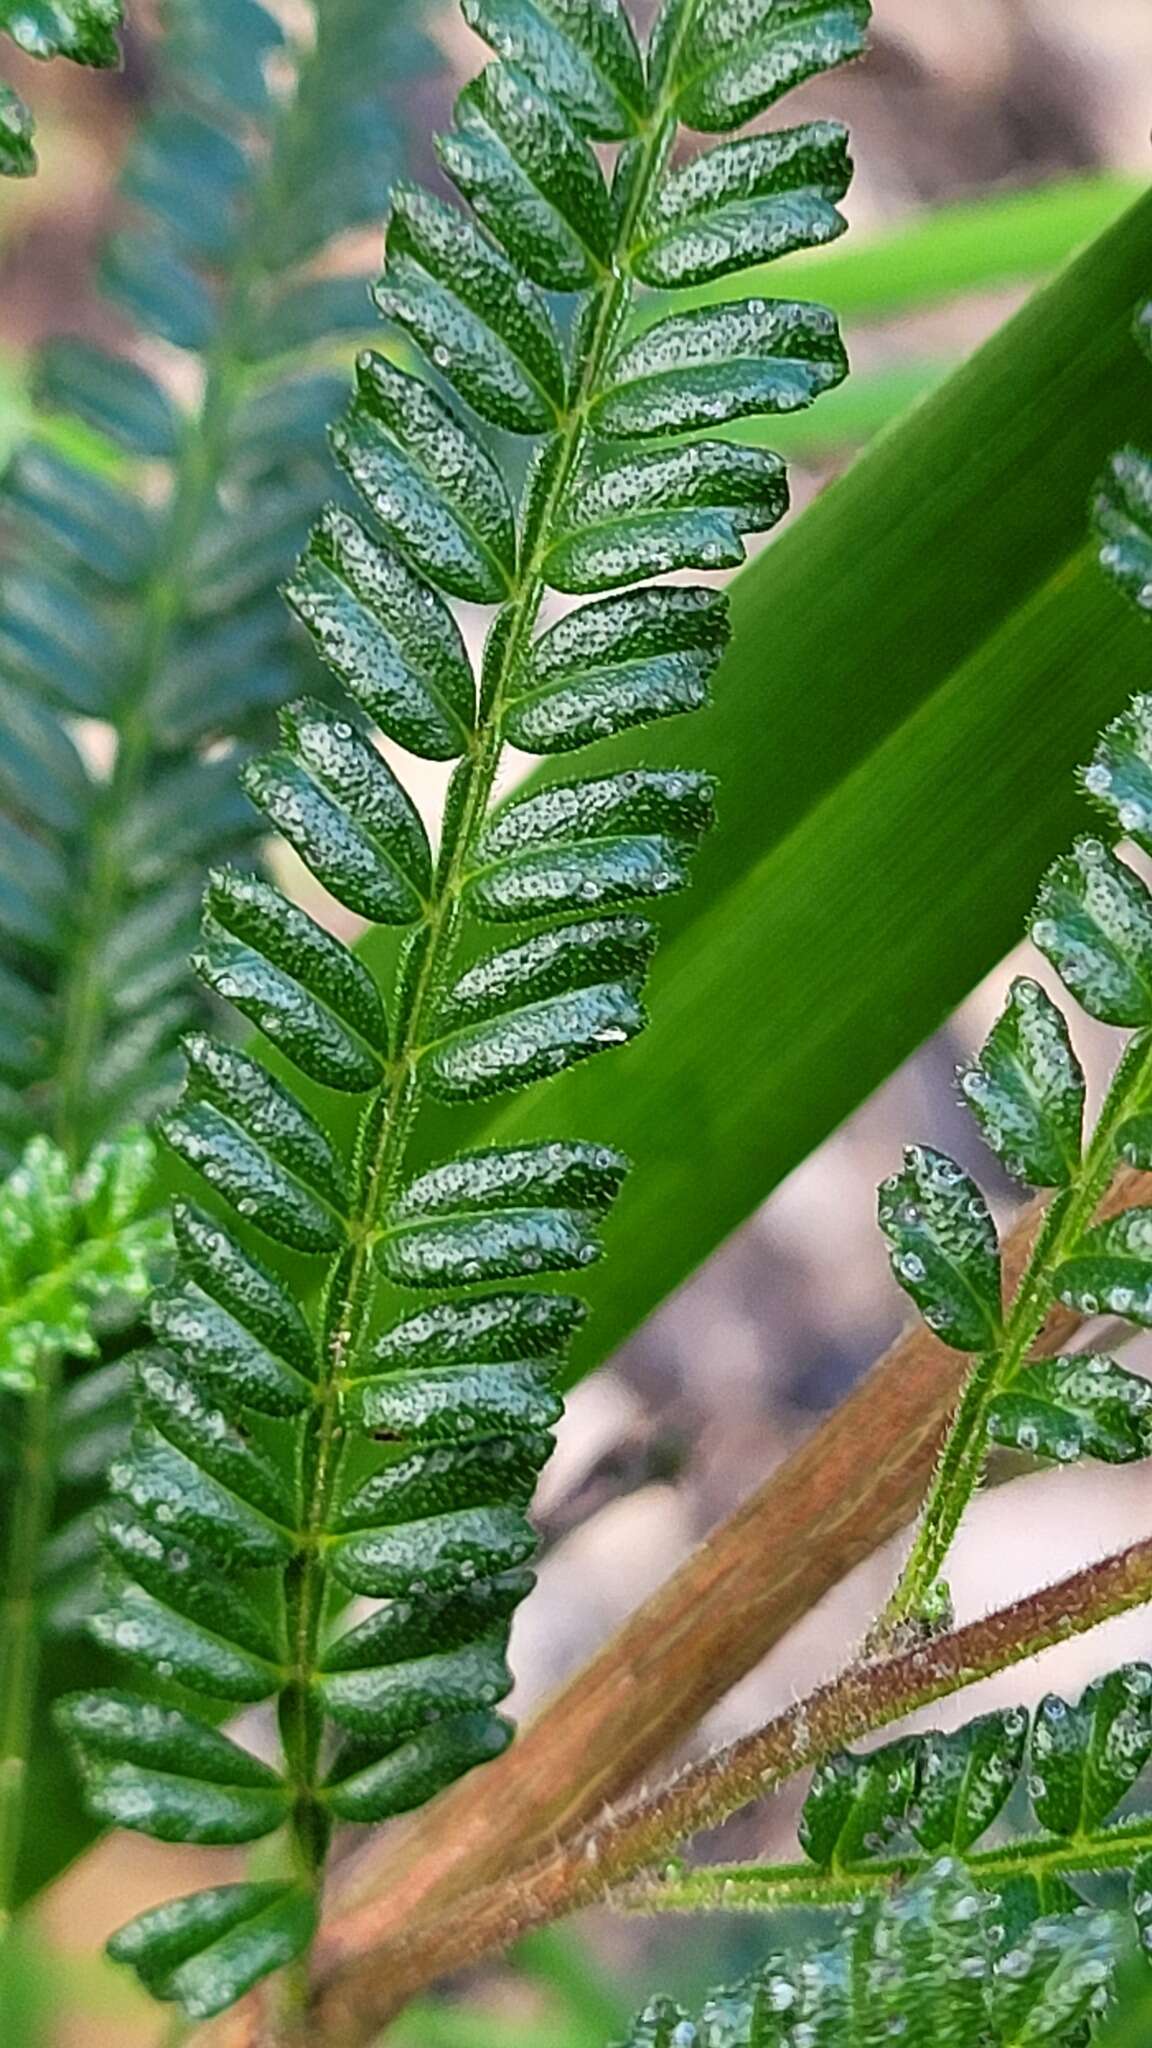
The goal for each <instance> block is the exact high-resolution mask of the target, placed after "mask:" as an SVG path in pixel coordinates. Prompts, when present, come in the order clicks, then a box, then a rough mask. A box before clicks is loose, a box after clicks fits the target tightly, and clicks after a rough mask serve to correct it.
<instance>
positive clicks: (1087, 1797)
mask: <svg viewBox="0 0 1152 2048" xmlns="http://www.w3.org/2000/svg"><path fill="white" fill-rule="evenodd" d="M1150 1756H1152V1668H1150V1667H1149V1666H1148V1665H1147V1664H1125V1665H1122V1666H1121V1668H1120V1669H1119V1670H1118V1671H1113V1672H1110V1673H1109V1674H1108V1676H1107V1677H1106V1678H1101V1679H1098V1680H1097V1681H1096V1682H1095V1684H1093V1685H1090V1686H1089V1687H1088V1689H1087V1691H1086V1692H1085V1693H1084V1694H1083V1696H1082V1698H1081V1700H1080V1704H1079V1706H1076V1707H1073V1706H1070V1705H1069V1704H1068V1702H1067V1701H1066V1700H1062V1699H1059V1698H1058V1697H1057V1696H1056V1694H1054V1693H1049V1694H1048V1695H1047V1696H1046V1698H1044V1699H1042V1700H1041V1702H1040V1705H1039V1706H1038V1707H1037V1709H1036V1717H1035V1722H1034V1725H1033V1730H1032V1773H1033V1775H1032V1777H1031V1778H1030V1780H1029V1786H1028V1790H1029V1793H1030V1795H1031V1799H1032V1806H1033V1809H1034V1811H1035V1814H1036V1818H1037V1820H1038V1821H1039V1822H1040V1824H1041V1826H1042V1827H1045V1828H1050V1829H1051V1830H1052V1832H1053V1834H1057V1835H1077V1834H1080V1833H1083V1832H1088V1831H1090V1830H1092V1829H1093V1828H1095V1827H1097V1826H1099V1824H1100V1823H1101V1822H1102V1821H1104V1820H1106V1819H1107V1818H1108V1815H1109V1814H1110V1813H1111V1812H1112V1811H1113V1809H1114V1808H1115V1807H1116V1806H1118V1805H1119V1803H1120V1801H1121V1799H1122V1798H1123V1797H1124V1795H1125V1793H1126V1792H1127V1791H1128V1790H1129V1789H1130V1788H1131V1786H1132V1785H1133V1784H1134V1783H1135V1782H1136V1779H1137V1778H1138V1777H1139V1775H1140V1772H1141V1771H1142V1770H1143V1768H1144V1765H1145V1764H1146V1763H1147V1761H1148V1758H1149V1757H1150Z"/></svg>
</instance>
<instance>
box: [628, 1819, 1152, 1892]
mask: <svg viewBox="0 0 1152 2048" xmlns="http://www.w3.org/2000/svg"><path fill="white" fill-rule="evenodd" d="M1150 1850H1152V1818H1150V1817H1149V1815H1147V1814H1140V1815H1139V1816H1138V1818H1136V1819H1134V1820H1127V1821H1118V1822H1117V1823H1116V1824H1115V1825H1114V1826H1113V1827H1107V1828H1096V1829H1091V1830H1089V1831H1087V1832H1086V1833H1084V1834H1080V1835H1072V1836H1069V1837H1063V1836H1059V1835H1025V1836H1023V1837H1021V1838H1020V1839H1019V1840H1018V1841H1014V1842H1002V1843H1000V1844H999V1845H998V1846H997V1847H996V1848H994V1849H970V1850H967V1851H965V1854H964V1863H965V1865H966V1867H967V1868H968V1870H970V1871H971V1873H972V1876H973V1877H974V1878H975V1879H976V1882H977V1883H978V1884H980V1885H982V1886H985V1887H986V1888H987V1889H988V1890H990V1891H991V1890H994V1889H995V1888H996V1887H997V1886H998V1885H1003V1884H1006V1883H1007V1882H1008V1880H1009V1879H1010V1878H1014V1877H1035V1878H1044V1877H1053V1876H1066V1877H1070V1876H1074V1875H1075V1874H1076V1873H1077V1872H1081V1873H1084V1872H1087V1871H1101V1870H1130V1869H1131V1868H1132V1865H1133V1864H1134V1863H1135V1862H1136V1861H1137V1860H1138V1859H1139V1858H1140V1857H1141V1856H1145V1855H1147V1854H1148V1852H1149V1851H1150ZM936 1860H937V1859H936V1856H935V1855H933V1856H925V1855H920V1856H916V1855H911V1856H878V1857H875V1858H873V1859H871V1860H870V1861H869V1862H867V1863H856V1864H852V1865H850V1866H849V1867H848V1868H846V1869H840V1870H835V1871H830V1870H820V1869H817V1868H816V1866H815V1865H814V1864H811V1863H777V1864H771V1863H765V1864H745V1865H741V1864H732V1865H727V1864H723V1863H712V1864H707V1865H705V1866H704V1867H703V1868H702V1869H700V1870H685V1871H676V1872H675V1873H673V1872H668V1873H666V1874H665V1875H664V1876H663V1877H660V1878H655V1879H653V1880H651V1881H650V1882H648V1883H645V1884H637V1885H635V1886H633V1887H632V1888H631V1889H630V1890H629V1891H627V1892H625V1893H624V1894H622V1895H621V1896H619V1897H618V1898H616V1900H615V1901H614V1903H615V1904H616V1905H618V1906H630V1907H632V1908H633V1909H634V1910H635V1911H637V1912H641V1913H702V1912H709V1911H711V1912H724V1913H739V1912H745V1911H747V1912H752V1911H756V1912H778V1911H780V1910H781V1909H782V1908H783V1907H785V1906H846V1905H851V1904H852V1903H853V1901H854V1900H855V1899H858V1898H866V1897H868V1896H869V1895H871V1894H872V1893H883V1892H885V1891H887V1890H888V1889H889V1887H890V1886H891V1885H892V1884H893V1883H895V1882H897V1881H903V1880H905V1879H907V1878H910V1877H915V1876H917V1875H918V1874H919V1873H921V1872H923V1871H925V1870H929V1869H931V1867H932V1865H933V1863H935V1861H936Z"/></svg>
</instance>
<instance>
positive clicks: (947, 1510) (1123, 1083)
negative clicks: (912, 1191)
mask: <svg viewBox="0 0 1152 2048" xmlns="http://www.w3.org/2000/svg"><path fill="white" fill-rule="evenodd" d="M1150 1086H1152V1037H1150V1036H1149V1034H1148V1033H1147V1032H1141V1033H1139V1034H1138V1035H1137V1037H1135V1038H1134V1039H1133V1040H1132V1041H1131V1043H1130V1044H1129V1046H1128V1047H1127V1049H1126V1051H1125V1053H1124V1056H1123V1058H1122V1059H1121V1061H1120V1064H1119V1066H1118V1068H1117V1070H1116V1074H1115V1076H1114V1078H1113V1081H1112V1086H1111V1088H1110V1089H1109V1091H1108V1096H1107V1099H1106V1101H1105V1103H1104V1105H1103V1108H1102V1109H1101V1111H1100V1115H1099V1118H1098V1120H1097V1124H1096V1129H1095V1131H1094V1133H1093V1136H1092V1142H1091V1144H1090V1145H1089V1146H1088V1149H1087V1151H1086V1152H1085V1155H1084V1161H1083V1164H1082V1166H1081V1168H1080V1172H1079V1174H1078V1176H1077V1178H1076V1179H1075V1181H1074V1182H1073V1183H1072V1185H1071V1186H1070V1187H1068V1188H1066V1189H1064V1190H1062V1192H1061V1193H1060V1194H1059V1195H1057V1196H1056V1197H1055V1199H1054V1200H1053V1202H1052V1204H1051V1207H1050V1208H1049V1210H1048V1212H1047V1215H1046V1217H1045V1220H1044V1225H1043V1228H1042V1229H1041V1230H1040V1232H1039V1234H1038V1236H1037V1238H1036V1243H1035V1245H1034V1247H1033V1250H1032V1255H1031V1257H1030V1259H1029V1260H1028V1263H1027V1266H1026V1267H1025V1270H1024V1273H1023V1275H1022V1277H1021V1280H1020V1284H1019V1287H1018V1289H1017V1291H1016V1295H1015V1298H1014V1300H1013V1303H1012V1308H1011V1311H1010V1313H1009V1315H1008V1319H1007V1322H1006V1323H1005V1326H1004V1341H1003V1344H1002V1345H1001V1347H1000V1349H999V1350H998V1351H995V1352H993V1353H991V1354H990V1355H989V1356H988V1357H986V1358H982V1359H981V1360H980V1362H979V1364H978V1365H977V1366H976V1367H975V1369H974V1371H973V1373H972V1375H971V1378H970V1379H969V1381H968V1384H967V1387H966V1388H965V1391H964V1395H963V1398H962V1400H961V1403H960V1406H959V1408H958V1410H957V1413H956V1419H955V1422H954V1423H953V1426H952V1431H951V1434H950V1436H949V1438H948V1441H947V1443H946V1445H945V1447H944V1451H943V1454H942V1456H941V1459H940V1463H939V1465H938V1466H937V1469H936V1474H935V1477H934V1479H933V1482H932V1485H931V1487H930V1489H929V1493H928V1498H927V1500H926V1502H925V1505H924V1511H923V1515H922V1517H921V1520H920V1525H919V1528H918V1530H917V1534H916V1539H915V1542H914V1543H913V1545H912V1549H911V1551H910V1553H909V1556H908V1560H907V1563H906V1564H905V1566H904V1569H903V1571H902V1573H901V1575H900V1579H899V1583H898V1584H897V1586H896V1588H895V1591H894V1592H893V1594H892V1597H891V1599H890V1600H889V1602H888V1605H887V1607H886V1608H885V1610H884V1614H883V1617H882V1619H881V1623H880V1627H881V1629H882V1630H883V1629H885V1628H891V1627H893V1626H894V1625H896V1624H898V1623H900V1622H902V1621H906V1620H909V1619H914V1618H916V1617H917V1616H920V1615H923V1614H925V1613H926V1612H927V1611H928V1609H929V1606H930V1603H931V1600H932V1595H933V1589H934V1588H935V1586H936V1584H937V1581H938V1578H939V1575H940V1571H941V1568H942V1566H943V1564H944V1561H945V1559H946V1557H947V1555H948V1552H949V1550H950V1549H951V1547H952V1542H953V1539H954V1537H955V1535H956V1531H957V1529H958V1528H959V1526H960V1522H961V1519H962V1517H963V1515H964V1511H965V1509H966V1508H967V1506H968V1503H969V1501H970V1500H971V1498H972V1495H973V1493H974V1492H975V1489H976V1487H977V1485H978V1484H979V1480H980V1475H981V1472H982V1471H983V1469H984V1460H985V1456H986V1453H987V1445H988V1412H989V1409H990V1407H991V1404H992V1402H993V1401H995V1400H996V1398H997V1396H998V1395H999V1394H1001V1393H1002V1392H1003V1391H1004V1389H1005V1388H1006V1387H1007V1386H1009V1385H1010V1384H1011V1382H1012V1381H1013V1380H1014V1379H1015V1378H1016V1376H1017V1374H1018V1373H1019V1372H1021V1371H1022V1370H1023V1369H1024V1368H1025V1367H1026V1365H1027V1363H1028V1358H1029V1354H1030V1352H1031V1351H1032V1349H1033V1347H1034V1345H1035V1343H1036V1341H1037V1338H1038V1337H1039V1335H1040V1333H1041V1331H1042V1329H1043V1327H1044V1322H1045V1318H1046V1317H1047V1315H1048V1313H1049V1310H1050V1309H1051V1307H1052V1303H1053V1298H1054V1292H1055V1277H1056V1269H1057V1267H1058V1266H1059V1265H1060V1263H1061V1261H1062V1260H1063V1259H1065V1258H1067V1256H1068V1254H1069V1253H1070V1252H1071V1251H1072V1249H1073V1248H1074V1246H1075V1244H1076V1242H1077V1240H1078V1238H1079V1237H1080V1234H1081V1232H1082V1231H1083V1230H1084V1229H1086V1227H1087V1225H1088V1224H1089V1223H1090V1222H1091V1221H1092V1218H1093V1216H1094V1215H1095V1213H1096V1210H1097V1208H1098V1207H1099V1205H1100V1200H1101V1197H1102V1196H1103V1194H1104V1191H1105V1189H1106V1188H1107V1186H1108V1182H1109V1180H1110V1179H1111V1176H1112V1173H1113V1170H1114V1167H1115V1163H1116V1134H1117V1131H1118V1130H1119V1128H1120V1126H1121V1125H1122V1124H1123V1123H1124V1122H1125V1121H1126V1120H1127V1118H1128V1117H1130V1116H1131V1115H1133V1113H1134V1112H1135V1111H1136V1110H1137V1109H1138V1108H1139V1107H1140V1106H1141V1105H1142V1104H1143V1103H1144V1102H1145V1101H1146V1100H1147V1097H1148V1092H1149V1088H1150Z"/></svg>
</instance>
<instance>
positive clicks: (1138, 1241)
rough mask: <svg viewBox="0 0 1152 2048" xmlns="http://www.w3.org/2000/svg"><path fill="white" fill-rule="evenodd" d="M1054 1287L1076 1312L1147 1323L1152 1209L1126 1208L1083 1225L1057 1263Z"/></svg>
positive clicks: (1150, 1318)
mask: <svg viewBox="0 0 1152 2048" xmlns="http://www.w3.org/2000/svg"><path fill="white" fill-rule="evenodd" d="M1056 1289H1057V1293H1058V1294H1059V1297H1060V1299H1061V1301H1065V1302H1067V1303H1068V1305H1069V1307H1070V1308H1077V1309H1079V1310H1080V1313H1081V1314H1082V1315H1099V1314H1104V1315H1118V1316H1124V1317H1126V1318H1127V1320H1128V1321H1129V1322H1133V1323H1141V1324H1152V1209H1126V1210H1125V1211H1124V1213H1123V1214H1122V1215H1120V1216H1113V1217H1110V1218H1109V1220H1108V1221H1107V1222H1106V1223H1097V1224H1094V1225H1093V1226H1092V1228H1091V1229H1089V1230H1086V1231H1085V1232H1084V1233H1083V1235H1082V1236H1081V1237H1080V1239H1079V1241H1078V1243H1077V1246H1076V1249H1075V1251H1074V1253H1073V1254H1072V1256H1071V1257H1070V1258H1067V1259H1064V1260H1063V1261H1062V1262H1061V1264H1060V1265H1059V1266H1058V1267H1057V1269H1056Z"/></svg>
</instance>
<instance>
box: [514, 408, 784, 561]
mask: <svg viewBox="0 0 1152 2048" xmlns="http://www.w3.org/2000/svg"><path fill="white" fill-rule="evenodd" d="M787 509H788V485H787V481H786V478H785V473H784V465H783V463H782V462H781V460H780V458H779V456H778V455H773V454H771V453H770V452H769V451H768V450H767V449H761V448H737V447H733V446H731V445H730V444H729V443H728V442H726V441H695V442H691V443H689V444H688V445H687V446H682V447H672V448H668V449H659V450H651V451H647V450H643V451H639V452H637V453H632V454H627V455H625V454H608V453H605V452H602V451H598V452H597V453H596V454H595V455H594V456H592V457H591V458H590V460H589V461H588V462H587V463H586V465H585V466H584V468H583V469H582V470H581V471H580V472H579V473H578V475H577V477H576V479H575V482H574V484H573V487H572V489H571V491H570V492H569V494H568V497H567V499H566V501H565V504H564V506H563V510H562V523H561V526H560V531H559V533H558V534H557V537H556V539H555V541H554V542H553V544H552V546H551V548H550V550H549V552H548V557H547V561H546V564H545V567H546V572H547V576H548V580H549V582H550V583H551V584H553V585H554V587H555V588H556V589H557V590H571V591H575V592H578V593H587V592H592V591H596V590H609V589H612V588H614V587H615V586H616V585H618V584H621V583H631V582H635V581H636V580H637V579H638V578H639V577H642V576H660V575H664V574H666V573H667V572H668V571H670V570H673V569H732V568H736V567H737V566H738V565H739V564H740V563H741V562H742V561H743V560H744V536H745V534H748V533H760V532H764V531H766V530H767V529H768V528H769V527H772V526H775V525H776V523H777V521H778V520H780V519H782V518H783V516H784V514H785V512H786V511H787Z"/></svg>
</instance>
